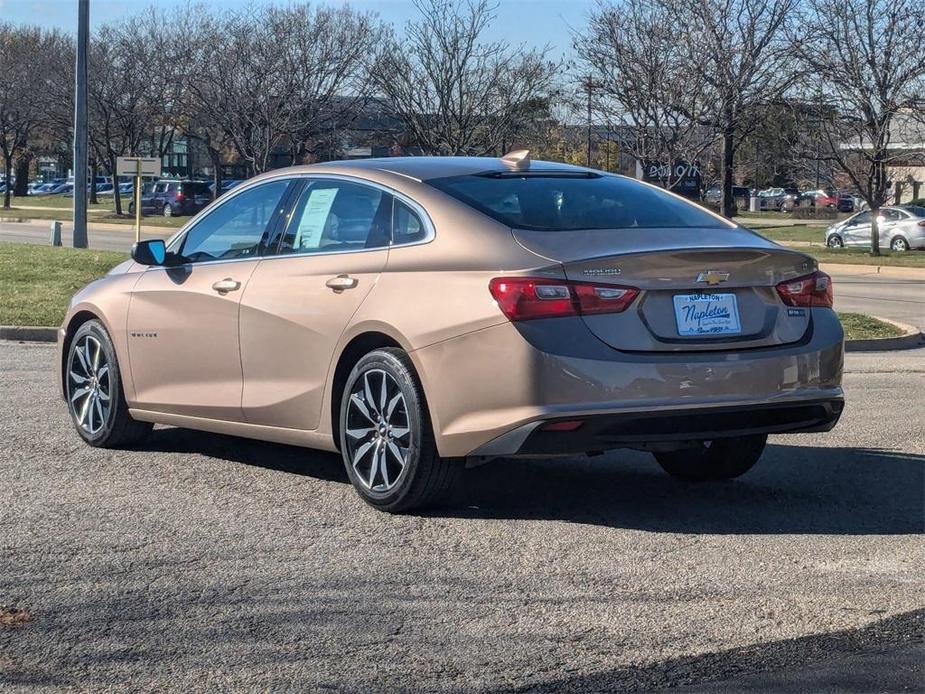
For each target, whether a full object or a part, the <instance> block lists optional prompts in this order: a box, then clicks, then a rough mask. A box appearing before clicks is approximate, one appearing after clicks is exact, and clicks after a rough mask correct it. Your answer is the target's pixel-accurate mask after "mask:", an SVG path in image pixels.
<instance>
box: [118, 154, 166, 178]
mask: <svg viewBox="0 0 925 694" xmlns="http://www.w3.org/2000/svg"><path fill="white" fill-rule="evenodd" d="M160 175H161V160H160V159H158V158H157V157H119V158H118V159H116V176H160Z"/></svg>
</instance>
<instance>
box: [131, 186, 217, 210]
mask: <svg viewBox="0 0 925 694" xmlns="http://www.w3.org/2000/svg"><path fill="white" fill-rule="evenodd" d="M210 202H212V191H210V190H209V184H208V183H206V182H204V181H158V182H157V183H155V184H153V185H150V184H149V185H146V186H145V187H144V188H142V190H141V213H142V214H162V215H164V216H165V217H176V216H182V215H187V214H196V213H197V212H199V210H201V209H202V208H203V207H205V206H206V205H208V204H209V203H210ZM128 210H129V214H134V213H135V204H134V202H133V203H130V204H129V207H128Z"/></svg>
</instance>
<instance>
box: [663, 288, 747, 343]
mask: <svg viewBox="0 0 925 694" xmlns="http://www.w3.org/2000/svg"><path fill="white" fill-rule="evenodd" d="M674 315H675V319H676V320H677V322H678V334H679V335H685V336H686V335H737V334H738V333H740V332H742V325H741V324H740V323H739V307H738V306H737V305H736V295H735V294H711V293H704V294H676V295H675V296H674Z"/></svg>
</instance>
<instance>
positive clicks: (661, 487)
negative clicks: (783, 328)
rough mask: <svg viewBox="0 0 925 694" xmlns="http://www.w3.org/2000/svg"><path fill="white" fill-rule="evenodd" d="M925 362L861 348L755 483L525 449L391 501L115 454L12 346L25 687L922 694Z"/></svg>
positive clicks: (222, 441)
mask: <svg viewBox="0 0 925 694" xmlns="http://www.w3.org/2000/svg"><path fill="white" fill-rule="evenodd" d="M923 352H925V350H914V351H909V352H896V353H892V354H891V355H890V359H889V360H884V359H883V355H882V354H848V355H847V357H846V360H845V367H846V372H845V390H846V401H847V406H846V408H845V413H844V416H843V417H842V421H841V422H840V423H839V425H838V426H837V427H836V428H835V430H833V431H832V432H829V433H826V434H799V435H791V436H772V437H771V439H770V442H769V443H770V445H769V446H768V448H767V450H766V452H765V454H764V456H763V458H762V460H761V461H760V462H759V464H758V465H757V466H756V467H755V469H754V470H752V471H750V472H749V473H748V474H746V475H745V476H743V477H742V478H740V479H738V480H735V481H731V482H727V483H703V484H693V485H692V484H685V483H682V482H680V481H678V480H675V479H672V478H670V477H668V476H667V475H665V474H663V473H662V472H661V471H660V470H659V468H658V466H657V465H656V464H655V463H654V461H653V460H652V458H651V456H649V455H648V454H644V453H640V452H634V451H614V452H610V453H606V454H604V455H600V456H597V457H594V458H581V457H573V458H566V459H546V460H516V461H515V460H500V461H495V462H493V463H489V464H487V465H484V466H482V467H478V468H473V469H470V470H467V471H466V474H465V476H464V478H463V480H462V482H461V484H460V485H459V487H458V489H457V490H456V493H455V495H454V496H453V498H452V500H451V501H450V503H448V504H446V505H444V506H442V507H440V508H438V509H435V510H433V511H431V512H428V513H426V514H422V515H406V516H388V515H385V514H383V513H380V512H377V511H374V510H373V509H371V508H369V507H368V506H366V505H364V504H363V503H362V502H361V501H360V499H359V498H358V497H357V496H356V494H355V493H354V492H353V490H352V488H351V487H350V485H349V483H348V481H347V476H346V473H345V472H344V466H343V463H342V462H341V460H340V458H339V457H338V456H335V455H332V454H329V453H320V452H317V451H311V450H308V449H300V448H294V447H290V446H281V445H273V444H264V443H259V442H255V441H246V440H243V439H236V438H232V437H227V436H219V435H214V434H205V433H196V432H190V431H184V430H182V429H174V428H170V427H159V428H157V429H155V431H154V432H153V434H152V435H151V436H150V437H149V438H148V439H147V440H146V441H144V442H142V443H140V444H138V445H136V446H134V447H133V448H132V449H130V450H106V449H100V448H91V447H89V446H87V445H85V444H84V443H83V442H82V441H81V440H80V439H79V437H78V436H77V434H76V433H75V432H74V430H73V426H72V424H71V420H70V418H69V416H68V414H67V411H66V409H65V406H64V404H63V402H62V400H61V398H60V396H59V394H58V393H57V391H56V387H55V377H54V370H53V362H54V348H53V347H52V346H50V345H36V344H31V345H30V344H25V345H22V344H15V343H11V342H0V392H2V393H3V397H2V398H0V421H2V422H3V423H4V428H3V437H4V440H3V446H2V447H0V479H3V484H2V485H0V689H9V690H11V691H23V692H27V691H60V690H68V691H70V690H74V691H120V690H124V689H127V688H135V689H137V688H138V687H139V685H141V686H143V688H144V689H149V690H161V691H182V692H197V691H215V690H228V691H232V690H248V691H249V690H261V691H267V690H273V691H275V690H283V691H319V690H333V691H408V692H410V691H427V692H485V693H487V692H509V691H512V690H513V691H524V692H528V691H529V692H583V691H645V692H651V691H662V690H664V689H669V688H674V687H682V689H680V691H679V694H683V692H684V689H683V687H684V686H688V687H694V689H692V690H691V691H692V693H693V692H740V691H752V692H758V691H760V692H772V691H773V692H784V691H786V692H789V691H794V692H796V691H813V692H862V691H864V692H867V691H897V692H898V691H919V690H920V688H921V685H922V660H921V658H922V655H921V650H920V647H917V646H915V644H916V643H920V642H921V638H922V633H923V629H922V627H923V623H922V615H923V612H922V608H923V607H925V573H923V571H922V533H923V531H925V520H923V519H925V499H923V497H925V492H923V488H925V487H923V485H925V431H923V429H922V427H921V426H918V425H916V422H922V421H925V399H923V398H922V397H921V393H922V391H923V389H925V362H923V360H922V353H923ZM3 606H6V607H5V608H4V607H3ZM11 608H16V609H18V610H22V611H23V612H18V613H12V611H11ZM4 614H7V615H11V614H18V615H21V616H25V615H28V616H29V617H30V618H29V620H28V621H26V622H25V623H24V624H23V625H22V626H19V627H10V626H5V625H4V621H3V617H4Z"/></svg>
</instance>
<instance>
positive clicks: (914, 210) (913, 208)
mask: <svg viewBox="0 0 925 694" xmlns="http://www.w3.org/2000/svg"><path fill="white" fill-rule="evenodd" d="M904 209H905V210H906V212H908V213H909V214H911V215H912V216H913V217H925V207H919V206H918V205H910V206H909V207H906V208H904Z"/></svg>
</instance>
